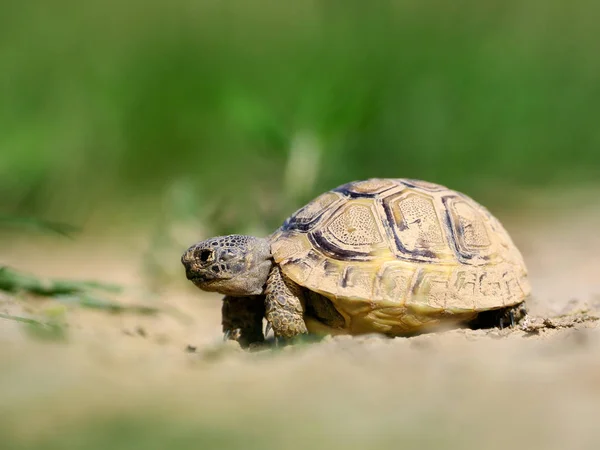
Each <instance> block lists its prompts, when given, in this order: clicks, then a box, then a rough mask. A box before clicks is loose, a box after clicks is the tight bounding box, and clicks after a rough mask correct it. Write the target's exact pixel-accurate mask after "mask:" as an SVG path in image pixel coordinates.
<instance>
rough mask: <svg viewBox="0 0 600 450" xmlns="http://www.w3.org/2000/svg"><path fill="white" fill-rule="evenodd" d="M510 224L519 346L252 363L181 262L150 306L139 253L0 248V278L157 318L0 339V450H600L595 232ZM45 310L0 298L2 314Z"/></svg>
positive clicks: (593, 222)
mask: <svg viewBox="0 0 600 450" xmlns="http://www.w3.org/2000/svg"><path fill="white" fill-rule="evenodd" d="M503 219H504V220H503V221H504V222H505V224H506V226H507V228H508V230H509V232H510V233H511V234H512V235H513V237H514V239H515V241H516V243H517V245H518V246H519V247H520V248H521V249H522V252H523V254H524V256H525V259H526V262H527V264H528V267H529V271H530V275H531V280H532V285H533V292H534V297H533V298H532V299H531V301H530V309H531V316H530V318H529V319H527V320H526V321H525V322H524V323H523V324H521V326H519V327H517V328H516V329H513V330H508V329H505V330H498V329H492V330H477V331H472V330H450V331H444V332H439V333H432V334H428V335H422V336H418V337H414V338H408V339H407V338H397V339H384V338H379V337H375V336H365V337H360V338H349V337H336V338H326V339H325V340H323V341H322V342H320V343H315V344H310V345H301V346H297V347H293V348H285V349H279V350H264V351H257V352H252V353H248V352H243V351H241V350H240V349H239V348H237V346H236V345H235V344H233V343H230V344H226V345H224V344H222V342H221V339H220V325H219V321H220V317H219V310H220V304H219V296H218V295H207V294H202V293H201V292H199V291H197V290H195V289H194V288H193V287H192V286H188V284H187V282H185V280H183V272H182V271H181V273H180V274H179V271H180V270H181V269H180V267H179V265H178V257H179V254H178V252H179V251H180V248H173V249H169V250H168V251H166V252H165V255H164V257H165V261H170V262H169V263H165V267H167V269H166V270H165V273H167V275H165V274H164V273H163V276H166V277H167V278H168V275H169V274H171V275H173V277H174V281H173V282H171V283H169V284H165V287H164V289H163V290H162V291H161V292H160V295H158V296H157V297H156V298H149V297H148V296H147V295H146V294H145V293H144V292H143V291H141V290H139V289H138V288H139V286H143V285H144V284H145V283H146V281H145V280H146V279H147V278H145V277H147V276H148V275H147V274H146V275H144V274H143V273H142V271H141V269H140V267H141V261H140V254H141V250H142V249H143V248H144V240H143V238H141V237H139V236H138V237H137V238H135V239H119V240H116V241H115V242H111V241H110V240H108V241H97V240H94V239H92V238H89V239H88V240H86V239H83V240H80V241H77V242H75V243H73V244H67V245H66V244H64V243H63V242H61V243H57V242H55V241H54V240H51V239H48V238H40V239H29V240H28V241H23V240H15V241H14V242H10V243H6V245H5V252H4V254H3V257H2V258H3V260H2V261H0V262H5V263H10V264H11V265H13V266H15V267H18V268H21V269H24V270H31V271H35V272H36V273H40V274H42V275H44V276H61V277H74V278H81V279H84V278H94V279H102V280H105V281H113V282H119V283H124V284H126V285H127V286H130V287H131V289H130V290H129V291H127V293H126V294H125V295H124V297H125V298H126V299H127V301H130V302H141V301H145V302H150V303H152V304H153V305H156V306H157V307H159V308H160V309H161V312H160V313H159V314H157V315H153V316H142V315H139V314H132V313H124V314H109V313H106V312H102V311H93V310H88V309H81V308H69V309H68V311H67V312H66V320H67V322H68V327H67V335H66V339H65V340H64V341H52V342H47V341H40V340H37V339H32V338H31V336H30V333H28V332H27V330H26V328H25V326H24V325H23V324H20V323H17V322H13V321H8V320H3V321H2V322H0V342H1V346H0V357H1V361H2V370H1V371H0V389H1V391H0V398H1V399H2V400H1V401H0V414H2V417H3V420H2V422H3V424H2V426H1V427H0V430H1V432H2V435H3V436H4V438H3V439H4V442H5V444H6V447H3V448H83V447H85V448H96V447H94V445H97V446H98V448H100V447H102V448H104V447H106V446H112V448H126V446H125V444H123V443H124V442H126V443H129V444H135V448H144V449H146V448H157V449H158V448H165V447H166V446H169V447H172V448H192V447H194V448H261V449H265V448H280V449H296V448H345V449H354V448H356V449H358V448H504V447H507V446H509V447H512V448H540V449H565V448H569V449H571V448H581V449H583V448H590V449H595V448H600V427H599V426H598V423H599V422H598V421H599V420H600V419H599V418H600V328H599V324H600V321H599V320H598V318H599V317H600V276H599V275H600V236H599V234H598V233H597V230H600V214H595V213H589V214H587V213H586V214H582V213H577V214H576V213H572V212H569V211H567V212H565V213H564V214H554V213H553V212H551V211H549V212H548V213H547V214H545V215H543V216H542V215H537V216H536V215H534V216H533V217H532V216H531V214H530V215H527V216H525V215H523V216H513V217H506V218H503ZM61 246H62V247H61ZM59 248H60V251H58V250H59ZM33 254H35V255H36V257H35V258H32V257H31V255H33ZM56 255H60V258H58V257H57V256H56ZM169 258H174V260H171V259H169ZM179 277H180V278H181V279H180V278H179ZM169 279H171V278H169ZM48 308H50V309H52V308H55V305H54V303H52V302H48V301H42V300H39V299H30V298H21V297H13V296H8V295H0V312H2V313H4V314H17V315H28V314H34V313H39V312H40V311H45V312H47V311H48Z"/></svg>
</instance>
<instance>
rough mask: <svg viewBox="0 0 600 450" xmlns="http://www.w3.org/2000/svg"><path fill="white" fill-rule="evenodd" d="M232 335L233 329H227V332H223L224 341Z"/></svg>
mask: <svg viewBox="0 0 600 450" xmlns="http://www.w3.org/2000/svg"><path fill="white" fill-rule="evenodd" d="M230 337H231V330H227V331H225V333H223V341H227V340H229V338H230Z"/></svg>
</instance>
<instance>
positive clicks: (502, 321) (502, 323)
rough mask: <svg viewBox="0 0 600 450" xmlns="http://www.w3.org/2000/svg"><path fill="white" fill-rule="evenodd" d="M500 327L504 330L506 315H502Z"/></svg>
mask: <svg viewBox="0 0 600 450" xmlns="http://www.w3.org/2000/svg"><path fill="white" fill-rule="evenodd" d="M500 329H501V330H504V317H500Z"/></svg>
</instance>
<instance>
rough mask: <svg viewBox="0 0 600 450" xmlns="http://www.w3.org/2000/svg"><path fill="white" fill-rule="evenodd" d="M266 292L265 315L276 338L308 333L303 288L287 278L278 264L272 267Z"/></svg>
mask: <svg viewBox="0 0 600 450" xmlns="http://www.w3.org/2000/svg"><path fill="white" fill-rule="evenodd" d="M265 293H266V300H265V306H266V308H265V309H266V315H265V316H266V318H267V321H268V322H269V324H270V325H271V327H272V328H273V332H274V333H275V337H276V338H280V337H283V338H293V337H296V336H298V335H301V334H307V333H308V330H307V329H306V324H305V323H304V317H303V315H304V307H303V305H302V300H301V299H302V289H301V288H300V286H298V285H297V284H296V283H294V282H293V281H292V280H290V279H289V278H286V277H285V276H284V275H283V274H282V273H281V269H280V268H279V267H278V266H274V267H273V268H272V269H271V273H270V274H269V278H268V280H267V288H266V290H265Z"/></svg>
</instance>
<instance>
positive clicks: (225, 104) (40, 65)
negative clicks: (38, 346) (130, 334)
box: [0, 0, 600, 232]
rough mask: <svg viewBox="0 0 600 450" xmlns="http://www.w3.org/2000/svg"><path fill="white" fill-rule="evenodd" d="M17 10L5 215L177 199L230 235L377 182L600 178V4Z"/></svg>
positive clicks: (1, 174)
mask: <svg viewBox="0 0 600 450" xmlns="http://www.w3.org/2000/svg"><path fill="white" fill-rule="evenodd" d="M1 8H2V13H1V14H0V65H1V70H0V99H1V101H0V154H1V158H0V196H1V198H2V202H1V205H2V210H3V212H4V213H9V214H19V215H36V216H41V217H46V218H51V219H60V220H68V221H74V222H77V223H84V222H85V218H86V217H88V216H89V215H90V214H91V212H92V211H94V210H95V209H96V208H99V207H101V206H107V205H108V206H111V205H112V206H113V207H114V206H116V209H117V210H119V209H127V211H128V212H131V211H132V210H135V206H136V205H137V206H138V208H139V209H140V211H142V210H147V211H154V212H156V211H159V210H160V211H162V212H163V213H165V214H169V213H171V212H172V211H165V210H164V203H165V201H164V199H166V203H167V204H171V205H172V204H177V205H180V206H177V208H180V209H181V210H184V211H188V212H189V213H191V214H195V215H200V216H202V217H203V218H204V219H205V221H206V222H207V223H209V224H211V225H212V231H214V232H228V231H232V230H234V229H235V230H237V231H244V230H245V229H248V228H252V227H256V226H261V227H266V228H269V227H273V226H277V225H278V224H279V223H280V222H281V221H282V220H283V219H284V218H285V217H286V216H287V215H288V214H290V213H291V212H293V211H294V209H295V208H296V207H297V206H300V205H301V204H302V203H303V202H304V201H306V200H308V199H310V198H312V197H313V196H315V195H316V194H318V193H320V192H321V191H323V190H326V189H330V188H332V187H334V186H336V185H338V184H342V183H345V182H347V181H350V180H354V179H362V178H367V177H411V178H423V179H427V180H430V181H435V182H438V183H442V184H447V185H450V187H453V188H456V189H459V190H465V191H467V192H468V193H470V194H472V195H473V196H474V197H475V198H476V199H478V200H481V201H491V202H497V201H501V200H502V199H503V198H504V197H505V196H506V195H510V192H511V191H512V190H513V188H514V189H516V190H519V189H522V188H529V187H535V188H542V189H543V188H545V187H546V186H548V185H560V184H568V183H573V182H586V181H593V180H595V179H596V178H597V176H598V172H599V170H598V169H599V167H600V151H599V147H600V127H599V126H598V120H599V118H600V83H599V74H600V58H599V57H598V55H599V54H600V51H599V50H600V27H598V26H597V20H596V17H597V12H598V10H599V9H600V8H599V7H598V3H597V2H592V1H586V0H575V1H571V2H560V1H553V0H550V1H548V0H532V1H527V2H523V1H520V0H519V1H516V0H512V1H488V2H476V1H458V2H451V3H448V2H445V1H441V0H433V1H427V2H416V1H398V2H393V1H374V2H365V1H348V0H346V1H317V0H315V1H300V2H276V1H252V2H250V1H235V0H233V1H198V0H195V1H193V0H173V1H169V2H166V1H157V0H154V1H147V0H146V1H140V0H130V1H128V2H121V1H115V0H106V1H102V2H99V1H90V2H84V3H81V2H76V1H73V0H55V1H52V2H47V1H40V0H34V1H29V2H17V1H8V2H6V1H5V2H2V6H1ZM499 187H500V188H502V195H500V194H499V189H498V188H499ZM160 199H163V200H160ZM161 208H163V209H161ZM140 214H141V213H140ZM132 216H135V213H134V214H132Z"/></svg>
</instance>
